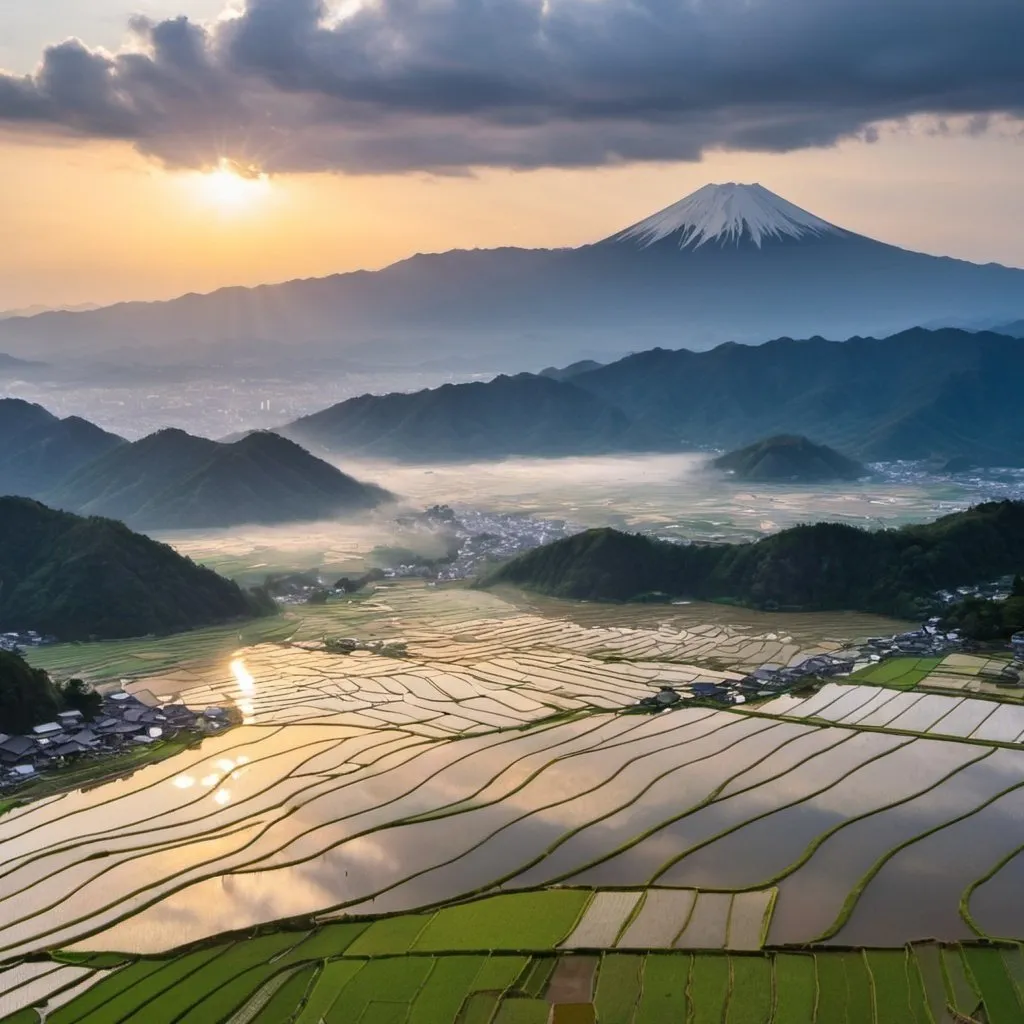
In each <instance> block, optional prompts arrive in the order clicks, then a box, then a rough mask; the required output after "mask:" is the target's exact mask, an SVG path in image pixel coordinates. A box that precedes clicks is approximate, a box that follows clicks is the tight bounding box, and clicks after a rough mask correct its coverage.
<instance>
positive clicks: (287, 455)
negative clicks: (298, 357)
mask: <svg viewBox="0 0 1024 1024" xmlns="http://www.w3.org/2000/svg"><path fill="white" fill-rule="evenodd" d="M48 497H49V499H50V500H51V502H52V503H53V504H55V505H58V506H60V507H62V508H69V509H74V510H76V511H79V512H82V513H84V514H88V515H104V516H112V517H114V518H117V519H122V520H124V521H125V522H127V523H129V524H131V525H132V526H137V527H139V528H144V529H192V528H204V527H217V526H231V525H234V524H237V523H278V522H292V521H301V520H313V519H323V518H329V517H332V516H338V515H344V514H347V513H352V512H356V511H361V510H365V509H370V508H374V507H376V506H377V505H379V504H381V503H383V502H385V501H388V500H390V498H391V495H390V494H389V493H388V492H387V491H385V490H384V489H383V488H380V487H377V486H375V485H373V484H365V483H361V482H360V481H358V480H355V479H354V478H353V477H351V476H348V475H347V474H345V473H343V472H341V470H339V469H336V468H335V467H334V466H331V465H329V464H328V463H326V462H323V461H322V460H321V459H318V458H316V457H315V456H313V455H311V454H310V453H309V452H307V451H306V450H305V449H303V448H301V447H300V446H299V445H297V444H295V443H293V442H292V441H289V440H287V439H286V438H283V437H279V436H278V435H276V434H271V433H267V432H256V433H253V434H249V435H247V436H246V437H243V438H241V439H240V440H238V441H234V442H232V443H230V444H224V443H221V442H218V441H211V440H209V439H208V438H204V437H193V436H192V435H191V434H187V433H185V432H184V431H182V430H171V429H169V430H161V431H158V432H157V433H155V434H150V435H149V436H148V437H144V438H142V440H140V441H136V442H134V443H133V444H125V445H122V446H121V447H119V448H117V449H115V450H114V451H111V452H110V453H109V454H107V455H106V456H104V457H103V458H101V459H98V460H96V461H95V462H93V463H91V464H90V465H87V466H85V467H84V468H83V469H82V470H80V471H79V472H78V473H76V474H74V475H73V476H71V477H70V478H69V479H67V480H66V481H64V483H63V484H61V485H60V486H59V487H57V488H55V489H54V491H53V492H52V493H51V494H50V495H49V496H48Z"/></svg>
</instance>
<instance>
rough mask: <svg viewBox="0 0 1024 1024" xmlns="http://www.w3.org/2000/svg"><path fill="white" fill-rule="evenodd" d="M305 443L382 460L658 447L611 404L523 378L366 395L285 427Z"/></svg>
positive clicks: (660, 442) (558, 383)
mask: <svg viewBox="0 0 1024 1024" xmlns="http://www.w3.org/2000/svg"><path fill="white" fill-rule="evenodd" d="M280 432H281V433H283V434H284V435H285V436H287V437H293V438H295V439H296V440H297V441H299V442H300V443H302V444H310V445H314V446H319V447H322V448H326V449H327V450H329V451H339V452H346V453H350V454H360V455H367V456H380V457H384V458H396V459H409V460H412V461H415V460H419V459H423V460H429V459H439V460H459V459H475V458H501V457H504V456H508V455H540V456H553V455H585V454H597V453H602V452H611V451H642V450H645V449H651V448H661V447H665V446H667V445H668V441H667V440H666V438H665V437H664V436H663V435H662V434H661V432H660V431H658V430H648V429H647V428H639V429H638V428H637V427H636V426H635V425H634V424H633V422H632V419H631V417H629V416H627V415H625V414H624V413H623V412H622V411H621V410H620V409H618V408H616V407H615V406H614V405H612V404H610V403H608V402H606V401H604V400H603V399H601V398H598V397H597V396H595V395H593V394H590V393H588V392H587V391H584V390H581V389H580V388H578V387H575V385H574V383H569V382H567V381H562V380H554V379H551V378H550V377H544V376H535V375H533V374H528V373H522V374H519V375H517V376H515V377H506V376H499V377H496V378H495V379H494V380H491V381H487V382H486V383H485V382H482V381H478V382H475V383H472V384H445V385H444V386H442V387H439V388H433V389H428V390H423V391H417V392H416V393H415V394H397V393H396V394H390V395H380V396H378V395H362V396H360V397H359V398H352V399H349V400H348V401H346V402H340V403H339V404H338V405H333V406H331V407H330V408H329V409H324V410H323V411H321V412H318V413H314V414H313V415H312V416H305V417H303V418H302V419H299V420H296V421H295V422H294V423H290V424H288V425H287V426H285V427H282V428H281V431H280Z"/></svg>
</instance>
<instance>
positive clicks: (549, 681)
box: [0, 586, 1024, 1024]
mask: <svg viewBox="0 0 1024 1024" xmlns="http://www.w3.org/2000/svg"><path fill="white" fill-rule="evenodd" d="M435 599H436V602H437V605H436V610H437V614H436V616H435V615H432V614H431V611H430V610H431V608H432V607H433V605H432V604H431V602H432V601H434V600H435ZM609 614H610V612H609V610H608V609H603V610H602V611H601V615H600V616H596V615H595V616H594V620H593V621H591V622H589V624H588V623H584V622H581V621H574V620H573V619H572V618H570V617H566V618H557V617H555V616H554V615H553V613H552V608H551V607H548V608H546V609H545V614H543V615H541V614H535V613H524V611H523V609H521V608H517V607H514V606H513V605H511V604H509V603H508V602H506V601H504V600H501V599H498V598H494V597H493V596H491V595H482V596H481V595H477V594H475V593H473V592H470V591H464V590H453V591H442V590H432V589H431V588H426V587H421V586H413V587H395V588H393V589H391V590H384V591H378V592H377V593H375V594H374V595H373V598H372V600H368V601H359V602H355V603H353V604H352V605H346V604H339V605H337V606H328V612H327V613H325V614H324V615H323V616H322V617H321V616H313V617H311V618H309V619H301V618H300V617H298V616H296V617H295V618H294V619H290V620H288V622H287V625H288V628H289V629H290V632H289V633H288V634H287V635H284V634H283V633H282V635H267V634H265V633H263V632H261V633H260V635H258V636H251V637H242V638H241V640H240V641H237V645H235V646H232V645H229V644H228V642H227V641H228V639H229V637H228V636H227V634H225V633H224V631H220V632H209V631H208V632H206V633H203V634H200V635H198V636H196V637H195V640H196V644H197V647H196V650H194V651H190V650H189V649H188V644H187V642H186V639H185V638H182V637H176V638H173V639H168V640H153V641H149V642H147V643H148V644H151V645H152V650H147V643H142V642H135V644H134V647H133V648H132V651H131V653H130V655H129V653H128V649H127V648H118V649H117V651H115V650H113V648H112V646H111V645H96V648H100V647H102V648H103V650H98V649H93V648H92V647H91V646H83V647H76V648H55V649H51V650H49V651H46V652H45V656H46V657H47V658H48V659H50V662H51V664H52V665H53V664H67V665H70V664H71V663H72V661H73V657H74V652H75V651H78V652H79V655H80V657H81V658H82V660H83V663H86V664H88V665H90V666H91V670H92V672H93V673H94V676H95V677H96V678H102V679H113V678H115V677H123V678H124V679H125V680H126V681H125V682H124V683H123V684H120V685H124V686H126V687H127V688H129V689H132V690H135V691H149V692H150V693H152V694H153V695H154V696H156V697H158V698H160V699H166V698H169V697H172V696H174V695H180V697H181V699H183V700H184V701H185V702H186V703H188V704H189V705H190V706H194V707H202V706H204V705H208V704H218V705H223V704H225V703H234V704H235V705H236V706H237V707H238V708H239V710H240V711H241V713H242V716H243V718H244V722H245V724H243V725H242V726H240V727H238V728H236V729H233V730H231V731H229V732H228V733H225V734H223V735H220V736H217V737H215V738H211V739H208V740H206V741H204V743H203V745H202V747H201V749H199V750H188V751H184V752H182V753H180V754H177V755H175V756H174V757H172V758H169V759H168V760H166V761H163V762H160V763H157V764H152V765H149V766H147V767H143V768H140V769H139V770H137V771H136V772H135V773H134V774H133V775H131V776H130V777H127V778H123V779H121V780H119V781H116V782H111V783H106V784H104V785H100V786H95V787H93V788H91V789H85V790H80V791H77V792H69V793H65V794H63V795H60V796H54V797H49V798H46V799H42V800H38V801H35V802H33V803H29V804H26V805H24V806H16V807H14V808H12V809H10V810H8V811H7V812H6V813H5V814H2V815H0V920H2V921H3V927H2V929H0V1007H2V1010H3V1014H0V1019H11V1020H16V1021H17V1022H18V1024H23V1022H24V1024H27V1022H28V1021H30V1020H35V1019H36V1010H34V1009H32V1007H34V1006H43V1007H44V1008H45V1009H46V1012H47V1015H48V1016H47V1019H48V1020H51V1021H55V1022H57V1024H65V1022H66V1024H72V1022H77V1021H88V1022H90V1024H105V1022H107V1021H110V1022H114V1021H122V1020H124V1021H129V1020H131V1021H136V1020H137V1021H140V1022H148V1021H151V1020H152V1021H167V1022H168V1024H171V1022H173V1021H190V1022H195V1024H200V1022H203V1024H205V1022H220V1021H224V1022H231V1024H251V1022H253V1021H256V1022H262V1024H270V1022H272V1021H282V1022H283V1021H295V1022H300V1024H319V1022H320V1021H321V1020H322V1021H325V1022H328V1024H329V1022H334V1021H359V1020H362V1021H391V1020H396V1021H420V1022H427V1021H435V1020H436V1021H451V1020H458V1021H464V1022H470V1024H471V1022H474V1021H479V1022H481V1024H483V1022H492V1024H493V1022H502V1021H506V1022H516V1021H538V1022H539V1021H544V1022H550V1021H576V1020H590V1021H600V1022H602V1024H603V1022H606V1021H618V1020H621V1021H630V1022H640V1021H652V1022H658V1021H662V1020H675V1019H678V1020H681V1021H686V1022H688V1024H691V1022H696V1021H704V1020H707V1021H716V1022H723V1021H724V1022H726V1024H729V1022H736V1021H738V1022H745V1021H751V1022H765V1021H780V1022H801V1021H816V1020H820V1021H824V1022H832V1021H838V1022H842V1021H845V1022H847V1024H858V1022H860V1021H866V1022H867V1021H870V1022H872V1024H875V1022H882V1021H889V1020H892V1021H900V1022H903V1021H920V1022H921V1024H940V1022H943V1024H944V1022H946V1021H953V1020H956V1019H958V1018H956V1017H955V1016H954V1015H953V1014H954V1011H955V1012H956V1013H960V1014H962V1015H965V1016H966V1017H972V1016H974V1015H975V1014H976V1013H977V1012H978V1011H979V1008H982V1009H983V1013H984V1015H985V1017H986V1019H987V1020H989V1021H997V1020H1007V1021H1014V1020H1016V1021H1019V1020H1022V1019H1024V1002H1022V1000H1024V988H1022V986H1024V956H1022V954H1021V951H1020V949H1019V947H1018V946H1017V945H1016V941H1017V939H1018V938H1021V937H1022V936H1021V932H1022V930H1024V928H1022V924H1021V920H1020V918H1021V914H1020V910H1019V892H1020V891H1021V886H1022V885H1024V852H1022V851H1024V837H1022V835H1021V833H1020V825H1019V823H1020V821H1021V820H1024V773H1022V771H1021V766H1022V764H1024V751H1022V750H1021V743H1022V740H1024V719H1022V718H1021V716H1022V715H1024V708H1022V707H1019V706H1017V705H1015V704H1014V703H1007V702H1004V701H999V700H996V699H993V698H992V697H991V696H989V695H985V694H980V693H979V694H972V695H964V694H963V693H957V694H946V693H936V692H930V691H926V690H925V689H924V688H923V687H922V686H921V685H920V684H919V683H918V684H915V688H906V687H903V686H902V685H901V683H902V682H905V679H904V678H903V677H904V676H905V675H906V673H904V672H894V673H893V674H892V680H891V681H892V682H893V683H894V685H893V686H888V685H886V682H885V681H884V680H877V679H876V680H874V681H871V683H870V685H858V684H857V683H842V684H836V683H830V684H827V685H825V686H823V687H822V688H821V689H820V690H819V691H818V692H817V693H815V694H814V695H812V696H805V697H784V698H779V699H777V700H769V701H767V702H765V703H762V704H760V705H753V706H740V707H735V708H729V709H714V708H711V707H701V706H697V705H687V704H686V702H683V704H682V706H679V707H677V708H675V709H673V710H671V711H667V712H665V713H662V714H658V715H638V714H623V711H624V710H626V709H627V708H629V707H630V706H632V705H634V704H635V703H636V701H637V700H638V698H640V697H643V696H646V695H648V694H650V693H651V692H653V691H654V690H656V689H657V687H658V686H660V685H663V684H669V685H674V686H681V685H683V684H684V683H686V682H688V681H691V682H692V681H693V680H695V679H698V678H700V679H709V678H710V679H716V678H717V679H730V678H737V677H739V676H740V675H742V673H743V671H744V670H745V666H747V665H748V664H749V662H750V660H751V659H753V661H755V662H756V661H757V659H758V658H762V657H767V658H771V659H774V660H779V659H780V658H784V659H795V658H797V657H801V656H806V653H808V652H809V651H812V650H816V649H818V650H821V649H835V647H837V646H838V645H839V644H840V643H841V642H842V638H839V639H836V638H835V637H834V636H830V637H828V638H826V637H824V636H822V637H818V638H814V637H810V636H801V637H795V636H794V635H793V634H791V633H783V632H781V631H779V632H771V633H770V632H769V631H768V630H763V631H762V632H760V633H758V632H756V631H755V630H754V628H753V626H751V624H750V623H749V622H748V623H745V624H744V625H743V626H735V627H733V626H730V625H728V624H721V623H716V624H713V625H708V626H706V627H702V626H700V625H699V624H697V623H690V624H687V625H682V624H680V623H679V622H668V621H666V622H663V623H660V624H659V623H656V622H652V623H648V624H647V625H645V626H638V625H636V624H635V623H634V624H632V625H630V626H615V625H613V624H612V623H611V622H610V621H608V620H607V618H606V617H607V616H608V615H609ZM644 614H645V615H651V614H652V612H651V611H650V610H649V609H647V610H645V611H644ZM579 617H580V618H585V617H586V616H583V615H582V614H581V615H580V616H579ZM599 620H600V621H599ZM371 621H372V623H373V626H372V627H371V626H370V625H369V623H370V622H371ZM283 626H284V623H283V622H277V623H276V625H275V626H274V628H276V629H283ZM269 628H270V626H269V624H266V623H264V624H261V626H260V629H261V630H266V629H269ZM371 629H372V630H374V631H376V632H375V635H387V636H390V637H393V638H395V639H400V640H401V641H402V642H403V643H404V644H405V645H406V654H405V656H404V657H382V656H379V655H375V654H371V653H356V654H352V655H347V656H346V655H337V654H330V653H328V651H327V650H326V649H325V647H324V644H323V642H322V638H323V636H324V635H329V636H330V635H335V636H337V635H341V636H344V635H356V636H368V635H370V633H371ZM253 641H255V642H253ZM148 655H151V656H152V658H151V660H150V661H149V662H148V668H147V667H146V666H147V656H148ZM186 655H191V656H186ZM129 658H130V659H131V665H132V666H133V667H132V668H131V669H129V670H125V671H124V672H122V670H123V669H124V667H125V665H126V664H127V663H128V660H129ZM90 659H92V660H90ZM947 661H948V659H947ZM892 664H896V663H892ZM953 667H956V666H953ZM960 667H961V668H964V667H972V668H973V666H960ZM934 668H935V670H936V671H937V670H939V669H942V671H946V670H947V669H948V668H949V666H948V665H945V663H944V665H942V666H935V667H934ZM913 671H915V672H921V671H925V669H924V668H922V667H921V666H918V667H917V668H916V669H914V670H913ZM927 671H932V669H931V668H929V669H927ZM1018 724H1019V728H1018ZM926 939H927V940H932V941H931V942H923V941H922V940H926ZM988 940H993V943H992V944H988V945H985V944H983V943H984V942H986V941H988ZM1014 1014H1018V1016H1014ZM3 1015H7V1017H6V1018H4V1016H3ZM961 1019H962V1018H961ZM975 1019H978V1018H977V1017H975Z"/></svg>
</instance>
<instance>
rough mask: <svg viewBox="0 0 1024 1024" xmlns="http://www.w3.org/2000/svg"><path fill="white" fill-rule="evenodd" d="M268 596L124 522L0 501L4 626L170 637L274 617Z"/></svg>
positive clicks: (67, 634)
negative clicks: (258, 617) (199, 628)
mask: <svg viewBox="0 0 1024 1024" xmlns="http://www.w3.org/2000/svg"><path fill="white" fill-rule="evenodd" d="M273 611H275V608H274V603H273V601H272V600H270V599H269V598H267V597H266V595H263V594H260V593H254V592H248V591H243V590H242V589H241V588H240V587H238V585H237V584H235V583H232V582H231V581H230V580H226V579H224V578H223V577H221V576H218V575H217V574H216V573H215V572H213V571H212V570H210V569H205V568H203V567H201V566H198V565H196V564H195V563H194V562H192V561H191V560H189V559H188V558H184V557H182V556H181V555H179V554H178V553H177V552H176V551H174V549H173V548H170V547H168V546H167V545H166V544H159V543H157V542H156V541H154V540H150V538H149V537H144V536H142V535H141V534H138V533H133V532H132V531H131V530H129V529H128V527H126V526H125V525H124V524H123V523H118V522H114V521H113V520H110V519H100V518H89V519H83V518H82V517H81V516H76V515H71V514H69V513H67V512H60V511H57V510H56V509H52V508H47V507H46V506H45V505H41V504H40V503H39V502H36V501H31V500H29V499H27V498H11V497H8V498H0V622H2V623H3V626H4V628H5V629H9V630H17V631H24V630H30V629H34V630H37V631H38V632H40V633H50V634H53V635H55V636H57V637H58V638H59V639H61V640H88V639H90V638H94V637H95V638H101V639H115V638H118V637H129V636H143V635H146V634H148V633H160V634H162V633H173V632H176V631H178V630H184V629H192V628H194V627H196V626H208V625H214V624H216V623H221V622H229V621H231V620H234V619H240V618H251V617H252V616H254V615H263V614H270V613H272V612H273Z"/></svg>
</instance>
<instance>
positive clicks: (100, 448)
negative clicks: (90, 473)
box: [0, 398, 125, 497]
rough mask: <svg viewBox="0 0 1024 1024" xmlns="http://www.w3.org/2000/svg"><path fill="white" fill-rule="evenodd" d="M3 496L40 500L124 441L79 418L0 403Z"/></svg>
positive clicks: (12, 401) (6, 401) (10, 400)
mask: <svg viewBox="0 0 1024 1024" xmlns="http://www.w3.org/2000/svg"><path fill="white" fill-rule="evenodd" d="M0 439H2V443H0V493H3V494H17V495H26V496H28V497H37V496H39V495H42V494H44V493H45V492H46V491H48V490H49V489H50V488H52V487H53V486H55V485H56V484H57V483H58V482H59V481H60V480H62V479H64V478H65V477H66V476H68V474H70V473H73V472H74V471H75V470H77V469H79V468H80V467H81V466H84V465H86V464H87V463H89V462H91V461H93V459H96V458H99V457H100V456H101V455H103V454H105V453H106V452H108V451H111V450H113V449H114V448H116V447H118V446H119V445H121V444H124V443H125V442H124V439H123V438H121V437H118V436H117V435H116V434H111V433H108V432H107V431H105V430H101V429H100V428H99V427H97V426H96V425H95V424H94V423H89V422H88V421H87V420H83V419H81V418H80V417H78V416H68V417H67V418H66V419H59V418H58V417H56V416H54V415H53V414H52V413H50V412H47V410H46V409H44V408H43V407H42V406H41V405H35V404H34V403H31V402H25V401H23V400H22V399H20V398H3V399H0Z"/></svg>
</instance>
